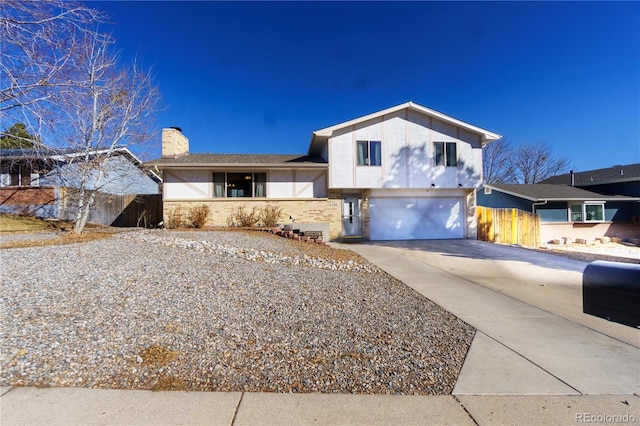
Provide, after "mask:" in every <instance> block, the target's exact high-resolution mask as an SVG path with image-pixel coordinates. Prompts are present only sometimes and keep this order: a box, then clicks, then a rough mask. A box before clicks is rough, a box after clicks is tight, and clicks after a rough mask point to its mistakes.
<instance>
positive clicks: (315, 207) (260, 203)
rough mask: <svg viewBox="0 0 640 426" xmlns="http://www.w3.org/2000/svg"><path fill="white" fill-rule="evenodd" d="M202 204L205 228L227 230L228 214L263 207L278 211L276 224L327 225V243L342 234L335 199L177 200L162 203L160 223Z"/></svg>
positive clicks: (337, 205) (337, 203)
mask: <svg viewBox="0 0 640 426" xmlns="http://www.w3.org/2000/svg"><path fill="white" fill-rule="evenodd" d="M202 204H206V205H208V206H209V207H210V209H211V211H210V213H209V220H208V221H207V226H227V218H228V217H229V215H230V214H231V212H232V211H233V210H234V209H235V208H236V207H238V206H245V207H246V208H247V209H249V210H250V209H252V208H253V207H258V208H262V207H264V206H266V205H272V206H278V207H281V208H282V214H281V216H280V223H282V224H288V223H291V222H292V219H290V217H293V218H294V219H295V222H303V223H328V224H329V239H330V240H335V239H338V238H340V234H341V233H342V222H341V219H342V217H341V212H342V210H341V209H342V206H341V201H340V200H339V199H338V200H336V199H331V198H322V199H317V198H314V199H306V200H304V199H295V200H292V199H262V200H257V199H247V198H245V199H238V198H225V199H219V200H212V199H207V200H180V201H171V200H164V202H163V210H164V219H165V221H166V220H167V217H168V215H169V213H170V212H171V211H172V209H175V208H180V209H181V210H183V211H185V210H188V209H189V208H191V207H194V206H199V205H202Z"/></svg>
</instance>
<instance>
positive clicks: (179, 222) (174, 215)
mask: <svg viewBox="0 0 640 426" xmlns="http://www.w3.org/2000/svg"><path fill="white" fill-rule="evenodd" d="M164 226H166V227H167V228H169V229H175V228H180V227H182V226H184V214H183V213H182V209H181V208H180V207H171V210H169V213H167V220H165V222H164Z"/></svg>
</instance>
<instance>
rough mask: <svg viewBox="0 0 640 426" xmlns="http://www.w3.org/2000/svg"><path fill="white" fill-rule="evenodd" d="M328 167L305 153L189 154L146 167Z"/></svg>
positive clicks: (156, 162)
mask: <svg viewBox="0 0 640 426" xmlns="http://www.w3.org/2000/svg"><path fill="white" fill-rule="evenodd" d="M294 165H295V166H301V167H303V168H307V167H310V168H312V167H321V168H325V167H327V162H326V161H324V160H323V159H322V158H320V157H310V156H308V155H304V154H187V155H183V156H180V157H177V158H159V159H157V160H152V161H148V162H147V163H145V164H144V166H145V167H158V168H159V169H166V168H175V167H207V168H211V167H265V168H277V167H289V168H290V167H292V166H294Z"/></svg>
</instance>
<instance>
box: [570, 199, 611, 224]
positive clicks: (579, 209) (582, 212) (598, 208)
mask: <svg viewBox="0 0 640 426" xmlns="http://www.w3.org/2000/svg"><path fill="white" fill-rule="evenodd" d="M569 214H570V218H571V222H604V203H583V204H571V205H570V206H569Z"/></svg>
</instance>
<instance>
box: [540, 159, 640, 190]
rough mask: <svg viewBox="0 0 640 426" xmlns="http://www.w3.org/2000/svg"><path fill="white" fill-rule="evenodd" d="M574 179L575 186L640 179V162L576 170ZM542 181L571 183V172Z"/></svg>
mask: <svg viewBox="0 0 640 426" xmlns="http://www.w3.org/2000/svg"><path fill="white" fill-rule="evenodd" d="M573 179H574V185H575V186H589V185H602V184H606V183H618V182H630V181H640V163H635V164H627V165H622V166H613V167H607V168H605V169H596V170H587V171H586V172H575V173H574V176H573ZM540 183H545V184H546V183H550V184H554V185H571V173H565V174H563V175H557V176H553V177H550V178H548V179H545V180H543V181H542V182H540Z"/></svg>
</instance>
